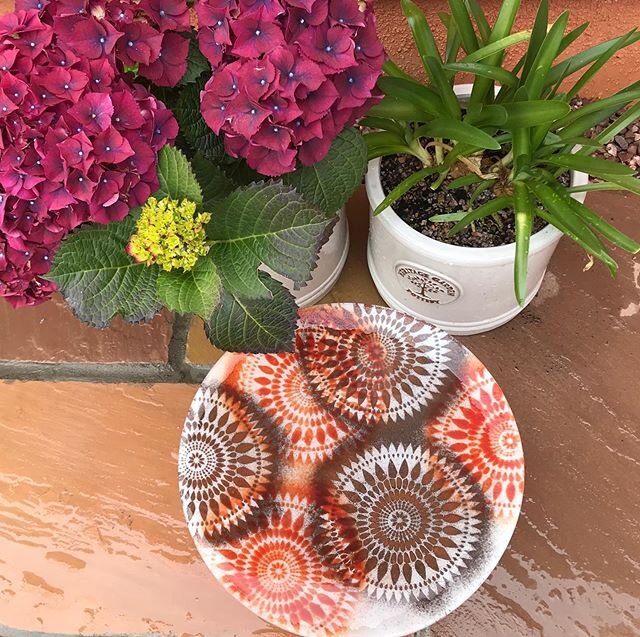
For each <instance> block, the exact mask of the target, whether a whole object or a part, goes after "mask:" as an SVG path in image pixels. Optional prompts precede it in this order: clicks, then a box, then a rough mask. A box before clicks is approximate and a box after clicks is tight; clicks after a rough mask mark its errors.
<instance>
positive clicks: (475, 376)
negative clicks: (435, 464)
mask: <svg viewBox="0 0 640 637" xmlns="http://www.w3.org/2000/svg"><path fill="white" fill-rule="evenodd" d="M427 436H428V438H429V439H434V440H439V441H441V442H442V443H443V444H444V445H446V446H447V447H448V448H449V449H451V451H452V452H454V453H455V454H456V455H457V457H458V459H459V460H460V462H462V463H463V464H464V465H465V467H466V469H467V471H468V472H469V473H470V474H471V475H472V476H473V478H474V480H475V481H476V482H478V483H479V484H480V486H481V487H482V489H483V491H484V492H485V493H486V496H487V498H488V499H489V501H490V502H491V503H492V505H493V507H494V508H495V514H496V517H498V518H500V519H503V520H510V519H513V518H514V517H517V516H518V513H519V511H520V505H521V504H522V494H523V491H524V454H523V451H522V444H521V442H520V434H519V433H518V428H517V426H516V421H515V419H514V417H513V413H512V412H511V409H510V407H509V405H508V403H507V400H506V398H505V396H504V394H503V393H502V390H501V389H500V387H499V386H498V384H497V383H496V381H495V380H494V379H493V377H492V376H491V374H489V372H488V371H487V370H486V369H485V368H484V367H481V366H480V365H479V364H476V365H474V366H472V367H471V368H470V369H469V371H468V373H467V376H466V378H465V379H464V385H463V390H462V392H461V393H460V395H459V396H458V398H457V400H456V401H455V403H454V404H453V405H452V406H451V407H450V408H449V409H448V410H447V411H446V412H445V413H444V415H442V416H441V417H439V418H437V419H435V420H434V421H432V422H431V423H429V425H428V427H427Z"/></svg>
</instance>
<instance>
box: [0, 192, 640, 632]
mask: <svg viewBox="0 0 640 637" xmlns="http://www.w3.org/2000/svg"><path fill="white" fill-rule="evenodd" d="M589 199H590V203H591V205H592V206H593V207H595V208H596V209H597V210H599V211H600V212H601V213H605V214H606V216H607V218H611V219H615V221H616V223H618V224H620V226H621V227H622V229H623V230H625V231H627V232H631V233H633V234H636V235H637V234H638V228H639V224H638V213H639V212H640V199H638V198H634V197H632V196H630V195H625V194H621V193H592V194H591V195H590V198H589ZM351 228H352V231H353V232H352V239H353V245H352V250H351V256H350V260H349V263H348V265H347V268H346V270H345V273H344V274H343V277H342V279H341V280H340V282H339V283H338V286H337V287H336V288H335V290H334V291H333V292H332V293H330V294H329V296H328V299H327V300H328V301H364V302H369V303H373V302H379V299H378V297H377V294H376V292H375V289H374V288H373V284H372V283H371V280H370V278H369V276H368V274H367V271H366V265H365V258H364V254H365V252H364V246H365V238H366V211H365V204H364V200H363V199H362V197H361V195H360V196H359V198H356V199H355V201H354V202H353V204H352V208H351ZM616 256H617V257H618V259H619V261H620V265H621V268H620V274H619V276H618V278H617V279H616V280H615V281H612V280H611V279H610V277H609V276H608V274H607V272H606V270H605V268H603V267H600V266H599V265H595V266H594V267H593V268H592V269H591V270H590V271H588V272H583V271H582V270H583V266H584V264H585V263H586V261H585V258H584V255H583V254H582V253H581V252H580V250H579V249H578V248H577V247H576V246H575V245H573V244H572V243H571V242H570V241H568V240H566V239H565V240H563V241H562V242H561V245H560V247H559V249H558V250H557V252H556V255H555V257H554V259H553V262H552V264H551V267H550V270H549V272H548V274H547V277H546V279H545V281H544V284H543V287H542V289H541V291H540V293H539V295H538V297H537V298H536V299H535V301H534V302H533V303H532V305H531V306H530V307H529V308H528V309H527V310H526V311H525V312H524V313H523V314H522V315H521V316H519V317H518V318H516V319H515V320H513V321H512V322H511V323H509V324H508V325H506V326H505V327H503V328H500V329H498V330H495V331H494V332H490V333H488V334H484V335H479V336H475V337H469V338H465V339H463V342H464V343H465V345H467V346H468V347H469V348H470V349H472V350H473V352H474V353H475V354H477V355H478V356H479V357H480V359H481V360H482V361H483V362H484V363H485V364H486V365H487V367H488V368H489V370H490V371H491V372H492V373H493V374H494V375H495V376H496V378H497V380H498V382H499V383H500V384H501V386H502V388H503V389H504V391H505V393H506V395H507V397H508V398H509V401H510V403H511V406H512V408H513V411H514V413H515V414H516V418H517V419H518V423H519V427H520V431H521V434H522V439H523V444H524V448H525V456H526V467H527V484H526V488H525V501H524V505H523V510H522V516H521V518H520V522H519V524H518V527H517V529H516V532H515V535H514V537H513V540H512V542H511V546H510V548H509V550H508V551H507V553H506V554H505V556H504V557H503V559H502V561H501V563H500V565H499V567H498V568H497V569H496V570H495V571H494V573H493V574H492V576H491V577H490V578H489V579H488V580H487V582H486V583H485V584H484V586H482V588H481V589H480V590H479V591H478V592H477V593H476V594H475V595H473V596H472V597H471V599H470V600H468V601H467V602H466V603H465V604H464V605H463V606H462V607H460V608H459V609H458V610H457V611H456V612H454V613H453V614H452V615H451V616H449V617H448V618H447V619H445V620H444V621H443V622H441V623H440V624H438V625H436V626H435V627H434V629H433V635H434V637H463V636H464V637H515V636H517V637H521V636H522V637H523V636H526V637H529V636H531V637H534V636H543V637H559V636H565V635H566V636H568V637H573V636H576V637H579V636H585V635H586V636H591V637H637V636H638V635H640V564H639V563H638V546H640V494H639V491H640V490H639V489H638V484H639V480H638V476H639V475H640V474H639V470H640V434H639V428H638V416H637V414H638V412H639V411H640V399H639V398H638V378H639V374H638V371H639V364H638V360H639V358H640V263H639V262H638V261H635V262H634V260H633V259H632V258H631V257H629V256H628V255H624V254H622V253H619V254H617V255H616ZM40 311H42V312H45V313H48V312H53V313H57V312H61V313H64V310H62V309H60V308H55V307H54V308H49V309H47V310H44V309H43V310H34V311H33V312H32V314H34V315H35V316H37V314H36V312H40ZM45 315H46V316H49V317H50V316H52V314H45ZM0 316H3V317H5V318H3V319H0V320H1V321H4V322H3V323H2V329H0V351H4V352H6V351H9V350H8V349H7V347H9V348H12V349H11V351H12V352H14V353H15V352H17V354H15V355H17V356H18V357H20V356H22V357H23V358H24V357H31V358H34V357H35V354H29V352H32V353H33V352H40V354H39V355H40V358H39V359H38V360H51V359H55V358H56V357H57V356H60V357H62V358H63V359H64V360H69V359H70V358H71V357H72V356H81V357H82V356H85V357H86V356H89V357H91V356H95V353H96V351H98V350H99V349H100V345H99V344H98V343H99V342H102V343H108V342H110V341H109V339H111V338H113V339H114V342H115V341H119V342H120V344H119V345H118V347H122V342H121V341H122V339H125V340H126V339H127V338H128V337H127V336H126V334H127V333H129V332H128V330H129V329H132V330H134V331H135V330H149V329H150V328H138V327H135V328H127V329H126V330H125V329H124V328H121V327H118V328H116V332H117V333H114V332H111V331H108V332H103V333H97V334H94V333H93V332H84V331H83V330H84V329H85V328H81V327H80V326H79V325H77V324H76V323H67V327H63V328H60V329H63V330H67V332H66V333H68V334H74V333H75V334H77V343H76V344H74V345H68V346H67V345H65V343H62V344H60V343H58V344H57V345H55V344H54V345H52V346H51V347H53V348H54V349H49V350H47V351H46V352H45V351H44V350H45V349H46V348H47V347H49V345H43V343H45V342H47V339H49V338H51V337H49V336H47V335H46V331H47V330H48V329H54V328H55V325H54V324H53V323H52V322H51V321H45V322H44V323H42V324H41V323H40V322H39V321H37V320H36V321H34V320H33V319H31V318H25V319H24V320H25V322H26V321H31V323H30V324H31V325H32V328H33V329H36V327H38V328H40V329H41V330H42V331H43V334H37V335H35V336H33V335H32V341H31V342H30V343H29V342H27V343H25V342H24V339H25V335H26V334H25V333H24V332H22V333H21V334H17V333H14V328H13V327H11V326H12V325H15V324H16V323H9V324H8V323H6V321H7V320H10V321H15V320H16V319H15V316H16V315H15V314H11V315H10V318H9V319H7V316H9V315H8V314H7V313H6V312H4V311H3V312H0ZM64 320H65V321H71V320H72V319H70V318H67V319H64ZM159 321H166V319H164V318H163V319H159ZM87 329H88V328H87ZM164 329H165V328H164V327H162V326H161V325H160V324H158V325H156V326H155V327H153V328H151V331H150V332H144V334H145V335H144V337H142V336H141V337H140V338H141V339H142V338H144V339H150V340H147V341H145V342H147V343H149V346H148V347H149V350H147V351H153V352H156V353H158V352H161V351H163V348H164V347H165V346H166V338H165V337H164V336H162V333H164V332H163V330H164ZM74 330H75V332H74ZM154 330H159V333H158V332H156V335H155V336H154V335H153V331H154ZM200 330H201V325H197V324H196V325H194V327H193V328H192V333H191V334H190V336H189V343H188V350H187V354H188V357H189V360H190V361H191V362H192V363H194V364H196V365H201V366H202V367H200V368H196V371H197V370H203V369H204V368H205V367H204V366H205V365H208V364H209V363H210V362H212V361H214V360H215V359H216V358H217V356H218V355H219V353H218V352H216V351H215V350H213V348H211V347H210V346H209V345H208V344H207V343H206V341H205V339H204V337H203V336H202V334H201V331H200ZM137 334H140V335H142V334H143V332H137ZM86 339H90V340H89V342H90V343H91V345H90V346H86V347H83V343H84V342H85V340H86ZM91 339H94V340H91ZM99 339H105V340H102V341H100V340H99ZM163 339H164V340H163ZM18 341H21V342H18ZM141 342H142V341H141ZM38 343H40V344H41V345H37V344H38ZM65 347H67V349H65ZM104 347H105V348H106V349H107V350H108V349H109V347H110V346H109V347H108V346H107V345H104ZM114 347H115V345H114ZM2 348H4V350H3V349H2ZM69 348H72V349H69ZM142 349H144V348H142ZM111 351H112V352H113V351H120V352H125V354H127V355H128V356H129V358H126V359H124V354H122V355H118V356H119V358H120V360H135V359H136V358H138V356H137V354H136V353H135V352H137V351H141V350H136V349H135V346H133V345H125V346H124V348H123V349H120V350H115V349H114V350H111ZM25 352H26V354H25ZM64 352H67V353H66V354H65V353H64ZM69 352H74V353H73V354H69ZM83 352H84V353H83ZM65 356H66V358H64V357H65ZM101 356H102V354H101ZM118 356H116V355H115V354H113V355H109V356H104V357H103V358H102V360H105V361H113V360H114V359H115V358H118ZM154 356H158V357H160V358H162V356H163V354H154ZM73 360H77V359H73ZM52 371H55V370H53V369H52ZM194 390H195V386H194V385H189V384H182V385H178V384H169V383H165V384H156V385H143V384H134V385H125V384H106V385H105V384H97V383H90V382H87V383H75V382H58V383H55V382H17V381H4V382H1V381H0V405H1V407H2V409H1V410H0V635H1V636H2V637H16V636H18V635H20V636H23V635H26V634H29V635H31V636H33V637H35V635H38V636H40V635H42V633H44V634H48V633H51V634H56V635H60V634H66V635H77V634H82V635H91V634H100V635H102V634H109V635H129V634H136V635H162V636H165V635H166V636H169V635H176V636H178V637H190V636H195V635H202V636H206V637H232V636H235V637H250V636H251V637H254V636H255V637H282V635H283V633H282V632H279V631H276V630H271V629H269V628H268V627H267V626H266V625H265V624H263V623H262V622H261V621H260V620H258V619H257V618H256V617H254V616H253V615H252V614H251V613H250V612H248V611H246V610H245V609H244V608H243V607H242V606H241V605H240V604H238V603H237V602H235V601H234V600H233V599H232V598H231V597H230V596H228V595H227V594H226V593H225V592H224V591H222V589H221V588H220V587H219V586H218V585H217V584H216V582H215V581H214V579H213V577H212V576H211V575H210V574H209V572H208V571H207V569H206V567H205V566H204V564H203V563H202V562H201V561H200V559H199V557H198V555H197V554H196V552H195V550H194V548H193V545H192V542H191V539H190V537H189V533H188V531H187V528H186V525H185V523H184V521H183V518H182V513H181V510H180V503H179V497H178V492H177V476H176V473H177V469H176V456H177V448H178V441H179V436H180V431H181V427H182V421H183V418H184V415H185V414H186V411H187V408H188V405H189V403H190V400H191V397H192V395H193V393H194ZM25 631H26V632H25Z"/></svg>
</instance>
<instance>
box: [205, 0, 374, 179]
mask: <svg viewBox="0 0 640 637" xmlns="http://www.w3.org/2000/svg"><path fill="white" fill-rule="evenodd" d="M195 9H196V13H197V16H198V26H199V31H198V41H199V44H200V50H201V51H202V53H203V54H204V55H205V56H206V57H207V59H208V60H209V62H210V63H211V66H212V68H213V74H212V77H211V79H210V80H209V82H207V84H206V86H205V88H204V90H203V91H202V96H201V97H202V101H201V110H202V115H203V117H204V119H205V121H206V122H207V124H208V125H209V126H210V128H211V129H212V130H213V131H214V132H215V133H216V134H219V133H224V136H225V148H226V150H227V152H228V153H229V154H230V155H232V156H234V157H243V158H245V159H246V160H247V163H248V164H249V165H250V166H251V167H252V168H254V169H255V170H257V171H259V172H260V173H262V174H264V175H269V176H278V175H281V174H283V173H286V172H290V171H292V170H294V169H295V166H296V161H297V160H299V161H300V162H301V163H303V164H305V165H312V164H314V163H316V162H318V161H320V160H321V159H322V158H323V157H324V156H325V155H326V154H327V153H328V152H329V148H330V147H331V143H332V142H333V140H334V139H335V137H336V136H337V135H338V134H340V132H341V131H342V130H343V129H344V128H345V127H347V126H349V125H351V124H353V123H354V122H355V121H356V120H357V119H358V118H359V117H362V115H364V114H365V113H366V112H367V110H368V109H369V108H370V107H371V106H372V105H373V104H374V103H375V102H376V101H377V100H378V99H380V98H379V94H378V93H377V91H376V89H375V85H376V82H377V80H378V77H379V76H380V74H381V72H382V63H383V62H384V57H385V56H384V50H383V47H382V44H381V43H380V41H379V40H378V38H377V36H376V30H375V18H374V15H373V11H372V9H371V3H370V2H368V1H364V0H198V2H197V3H196V6H195Z"/></svg>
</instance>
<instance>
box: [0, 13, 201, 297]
mask: <svg viewBox="0 0 640 637" xmlns="http://www.w3.org/2000/svg"><path fill="white" fill-rule="evenodd" d="M139 7H142V8H144V9H145V10H146V11H147V12H148V14H149V16H151V18H150V19H147V18H140V17H139V16H140V9H139ZM165 27H166V28H167V29H171V30H170V31H166V30H163V29H164V28H165ZM188 28H189V21H188V12H187V7H186V2H185V1H184V0H149V2H143V3H142V4H141V5H137V4H132V3H129V2H114V1H112V2H106V3H102V4H100V3H96V2H90V3H89V2H85V1H84V0H51V1H47V0H18V3H17V10H16V11H15V12H14V13H10V14H8V15H6V16H4V17H2V18H0V297H4V298H5V299H6V300H7V301H8V302H9V303H11V305H13V306H15V307H19V306H23V305H34V304H36V303H40V302H42V301H44V300H46V299H47V298H48V297H49V296H50V295H51V293H52V292H53V291H54V290H55V285H53V284H52V283H50V282H48V281H47V280H45V279H44V278H43V275H46V274H47V272H49V269H50V267H51V261H52V258H53V255H54V254H55V251H56V249H57V247H58V246H59V245H60V242H61V241H62V240H63V239H64V238H65V236H66V235H67V234H68V233H69V232H70V231H71V230H73V229H74V228H76V227H77V226H78V225H80V224H82V223H84V222H86V221H94V222H98V223H109V222H111V221H117V220H120V219H122V218H123V217H125V216H126V215H127V214H128V213H129V210H130V209H131V208H133V207H135V206H138V205H140V204H142V203H144V201H145V200H146V199H147V197H148V196H149V195H150V194H151V193H152V192H153V191H155V190H156V189H157V188H158V181H157V175H156V169H155V163H156V155H157V153H158V151H159V150H160V149H161V148H162V146H164V145H165V144H167V143H170V142H172V141H173V140H174V139H175V137H176V135H177V133H178V125H177V123H176V121H175V119H174V117H173V115H172V113H171V112H170V111H169V110H168V109H167V108H166V107H165V106H164V105H163V104H162V103H161V102H160V101H158V100H157V99H156V98H155V97H154V96H153V95H151V94H150V93H149V92H148V91H147V90H146V89H145V88H144V87H142V86H140V85H137V84H132V83H130V81H128V80H127V79H126V76H124V75H123V74H122V64H123V63H132V62H138V63H140V65H141V69H142V68H144V69H145V70H147V71H148V73H149V75H150V76H151V75H153V76H154V78H155V77H161V78H165V79H166V83H167V84H169V83H171V82H172V83H174V84H175V82H177V81H178V80H179V79H180V78H179V77H178V75H179V69H178V70H176V69H175V65H176V61H175V60H174V59H172V58H173V57H175V54H173V55H172V49H174V50H177V51H178V54H179V55H180V56H181V57H184V58H186V49H185V48H184V45H183V41H184V42H187V41H186V40H185V38H183V37H182V36H180V35H179V34H178V33H177V31H179V30H184V29H188ZM175 38H179V40H180V41H179V42H178V41H177V40H175ZM129 42H132V45H131V46H129ZM167 43H168V45H169V46H168V50H167V52H166V54H165V49H167ZM160 51H162V53H163V58H164V60H166V64H165V62H163V63H162V64H159V62H158V58H159V53H160ZM183 72H184V71H183Z"/></svg>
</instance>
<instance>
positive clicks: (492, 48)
mask: <svg viewBox="0 0 640 637" xmlns="http://www.w3.org/2000/svg"><path fill="white" fill-rule="evenodd" d="M530 37H531V31H519V32H518V33H514V34H513V35H508V36H506V37H504V38H500V39H499V40H496V41H495V42H491V43H490V44H487V45H486V46H483V47H482V48H480V49H478V50H477V51H475V52H473V53H471V54H470V55H466V56H465V57H463V58H462V59H461V60H460V61H461V62H480V60H485V59H487V58H491V57H492V56H495V55H496V54H499V53H502V52H503V51H504V50H505V49H508V48H509V47H512V46H515V45H516V44H520V42H526V41H527V40H528V39H529V38H530Z"/></svg>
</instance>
